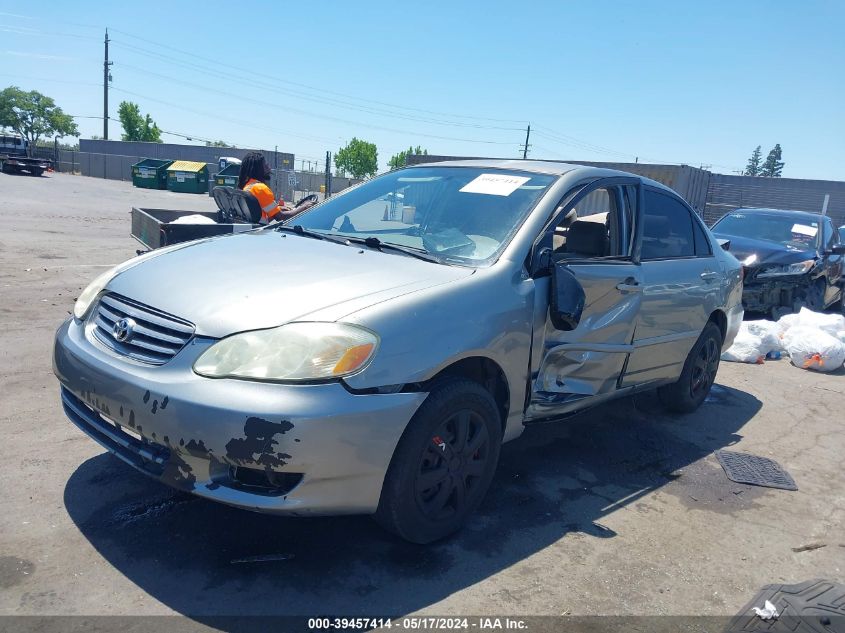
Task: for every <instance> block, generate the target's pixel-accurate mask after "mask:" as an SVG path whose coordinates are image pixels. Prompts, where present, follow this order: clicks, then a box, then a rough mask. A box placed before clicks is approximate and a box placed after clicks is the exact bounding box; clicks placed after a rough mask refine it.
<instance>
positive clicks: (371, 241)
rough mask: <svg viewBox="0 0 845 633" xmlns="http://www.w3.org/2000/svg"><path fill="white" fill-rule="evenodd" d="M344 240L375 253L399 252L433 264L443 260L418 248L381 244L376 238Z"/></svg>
mask: <svg viewBox="0 0 845 633" xmlns="http://www.w3.org/2000/svg"><path fill="white" fill-rule="evenodd" d="M345 239H346V240H348V241H350V242H355V243H357V244H364V245H365V246H369V247H370V248H374V249H376V250H377V251H382V250H385V249H387V250H391V251H399V252H400V253H405V254H406V255H410V256H411V257H416V258H417V259H422V260H425V261H427V262H434V263H435V264H442V263H443V259H442V258H441V257H438V256H437V255H433V254H432V253H429V252H428V251H424V250H420V249H419V248H414V247H412V246H401V245H400V244H393V243H392V242H382V241H381V240H380V239H379V238H377V237H372V236H371V237H349V236H345Z"/></svg>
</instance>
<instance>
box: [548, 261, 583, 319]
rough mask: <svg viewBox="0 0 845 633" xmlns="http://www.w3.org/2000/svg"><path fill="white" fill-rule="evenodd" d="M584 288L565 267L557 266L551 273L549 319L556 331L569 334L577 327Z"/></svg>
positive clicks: (581, 308) (581, 309) (581, 310)
mask: <svg viewBox="0 0 845 633" xmlns="http://www.w3.org/2000/svg"><path fill="white" fill-rule="evenodd" d="M586 298H587V297H586V295H585V294H584V288H583V287H582V286H581V283H580V282H579V281H578V280H577V279H576V278H575V275H573V274H572V271H571V270H569V268H567V267H566V266H565V265H563V264H558V265H557V266H555V267H554V269H553V271H552V296H551V301H550V302H549V318H550V319H551V321H552V325H554V326H555V328H556V329H558V330H563V331H564V332H569V331H571V330H574V329H575V328H576V327H578V323H579V322H580V321H581V313H582V312H583V311H584V303H585V301H586Z"/></svg>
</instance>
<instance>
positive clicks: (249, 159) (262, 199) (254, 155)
mask: <svg viewBox="0 0 845 633" xmlns="http://www.w3.org/2000/svg"><path fill="white" fill-rule="evenodd" d="M271 173H272V172H271V170H270V165H268V164H267V161H266V160H264V154H262V153H261V152H250V153H249V154H247V155H246V156H244V158H243V162H242V163H241V172H240V175H239V176H238V189H243V190H244V191H249V192H250V193H251V194H252V195H254V196H255V197H256V199H257V200H258V204H260V205H261V223H262V224H267V223H268V222H277V221H282V220H287V219H288V218H290V217H293V216H294V215H296V212H295V211H293V210H292V209H288V208H286V207H285V203H284V201H283V200H282V199H281V198H279V201H278V202H276V198H275V196H274V195H273V190H272V189H270V187H268V186H267V182H268V181H269V180H270V175H271Z"/></svg>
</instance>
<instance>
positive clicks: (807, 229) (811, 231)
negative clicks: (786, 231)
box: [792, 224, 819, 237]
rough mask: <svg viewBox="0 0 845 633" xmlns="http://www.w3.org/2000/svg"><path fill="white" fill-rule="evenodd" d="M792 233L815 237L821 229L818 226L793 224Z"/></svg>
mask: <svg viewBox="0 0 845 633" xmlns="http://www.w3.org/2000/svg"><path fill="white" fill-rule="evenodd" d="M792 232H793V233H798V234H799V235H809V236H810V237H815V236H816V233H818V232H819V229H818V227H816V226H807V225H806V224H793V225H792Z"/></svg>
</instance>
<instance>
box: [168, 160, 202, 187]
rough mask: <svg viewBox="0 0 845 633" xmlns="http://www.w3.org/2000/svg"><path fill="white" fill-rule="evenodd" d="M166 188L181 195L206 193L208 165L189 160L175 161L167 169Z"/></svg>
mask: <svg viewBox="0 0 845 633" xmlns="http://www.w3.org/2000/svg"><path fill="white" fill-rule="evenodd" d="M167 188H168V189H169V190H170V191H178V192H182V193H206V192H207V191H208V165H206V164H205V163H198V162H194V161H191V160H177V161H176V162H175V163H173V164H172V165H170V166H169V167H168V168H167Z"/></svg>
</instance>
